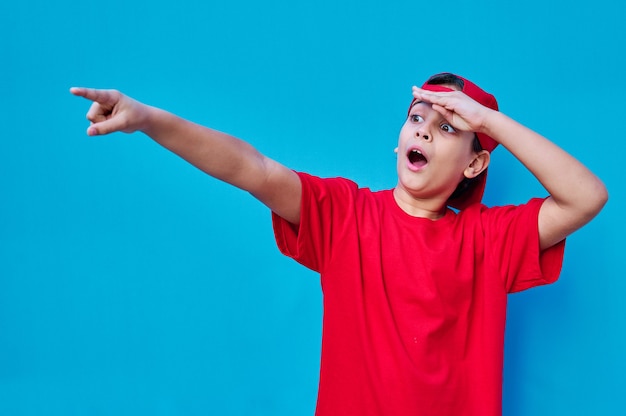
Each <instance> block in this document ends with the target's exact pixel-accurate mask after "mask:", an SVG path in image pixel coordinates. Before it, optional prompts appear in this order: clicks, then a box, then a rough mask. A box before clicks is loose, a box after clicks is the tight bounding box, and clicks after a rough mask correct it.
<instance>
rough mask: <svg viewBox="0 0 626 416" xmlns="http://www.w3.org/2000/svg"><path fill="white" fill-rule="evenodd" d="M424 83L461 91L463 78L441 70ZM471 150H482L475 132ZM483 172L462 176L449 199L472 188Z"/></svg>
mask: <svg viewBox="0 0 626 416" xmlns="http://www.w3.org/2000/svg"><path fill="white" fill-rule="evenodd" d="M426 84H430V85H452V86H455V87H457V88H458V89H459V90H461V91H463V87H464V86H465V82H464V81H463V79H461V78H459V77H457V76H456V75H454V74H451V73H449V72H442V73H440V74H435V75H433V76H431V77H430V78H428V81H426ZM472 150H473V151H474V152H475V153H479V152H480V151H482V150H483V146H482V145H481V144H480V140H478V135H477V134H476V133H474V140H473V141H472ZM483 174H484V172H481V173H480V175H478V176H476V177H474V178H463V179H462V180H461V182H459V184H458V185H457V187H456V189H455V190H454V192H452V195H450V198H449V199H456V198H459V197H460V196H461V195H463V194H465V193H466V192H468V190H470V189H473V188H474V187H475V186H476V182H477V181H478V178H480V177H481V176H482V175H483Z"/></svg>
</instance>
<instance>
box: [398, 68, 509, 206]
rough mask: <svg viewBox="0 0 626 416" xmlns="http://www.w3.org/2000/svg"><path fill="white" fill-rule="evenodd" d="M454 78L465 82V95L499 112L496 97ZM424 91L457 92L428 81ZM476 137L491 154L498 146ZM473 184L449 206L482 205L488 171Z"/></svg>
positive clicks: (492, 140)
mask: <svg viewBox="0 0 626 416" xmlns="http://www.w3.org/2000/svg"><path fill="white" fill-rule="evenodd" d="M451 75H454V74H451ZM454 76H455V77H456V78H459V79H460V80H462V81H463V89H462V90H461V91H463V93H465V94H466V95H467V96H468V97H470V98H472V99H473V100H475V101H477V102H479V103H480V104H482V105H484V106H485V107H488V108H491V109H492V110H496V111H498V102H497V101H496V97H494V96H493V95H491V94H489V93H488V92H485V91H484V90H482V89H481V88H480V87H479V86H478V85H476V84H474V83H473V82H471V81H469V80H467V79H465V78H463V77H461V76H459V75H454ZM422 89H423V90H428V91H437V92H446V91H455V90H454V89H452V88H448V87H445V86H443V85H435V84H429V83H428V81H426V82H425V83H424V85H422ZM415 101H416V100H415V99H414V100H413V101H412V102H411V105H410V106H409V112H410V111H411V107H413V104H414V103H415ZM476 136H477V137H478V141H479V142H480V145H481V146H482V148H483V149H484V150H487V151H488V152H489V153H491V152H492V151H493V149H495V148H496V146H498V142H496V141H495V140H494V139H492V138H491V137H489V136H487V135H486V134H484V133H476ZM473 182H474V183H472V185H471V188H470V189H468V190H467V191H465V192H463V193H462V194H461V195H460V196H458V197H457V198H454V199H449V200H448V205H449V206H451V207H453V208H456V209H459V210H461V209H465V208H467V207H468V206H470V205H472V204H475V203H480V201H481V200H482V197H483V193H484V192H485V185H486V183H487V170H485V171H484V172H483V173H482V175H480V176H479V177H478V178H476V179H475V180H474V181H473Z"/></svg>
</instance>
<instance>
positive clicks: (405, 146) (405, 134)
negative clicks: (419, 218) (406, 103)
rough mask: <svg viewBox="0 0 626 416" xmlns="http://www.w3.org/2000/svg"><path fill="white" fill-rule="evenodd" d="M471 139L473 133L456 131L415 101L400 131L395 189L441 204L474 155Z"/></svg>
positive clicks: (422, 103)
mask: <svg viewBox="0 0 626 416" xmlns="http://www.w3.org/2000/svg"><path fill="white" fill-rule="evenodd" d="M473 140H474V133H473V132H464V131H459V130H456V129H455V128H454V127H452V125H451V124H450V123H449V122H448V121H447V120H446V119H444V118H443V116H442V115H441V114H440V113H438V112H437V111H435V110H433V108H432V106H431V105H430V104H428V103H424V102H417V103H416V104H415V105H413V107H412V108H411V111H410V112H409V116H408V118H407V120H406V122H405V123H404V125H403V126H402V130H400V137H399V140H398V161H397V169H398V187H401V189H402V190H403V191H405V192H407V193H408V194H410V195H411V196H413V197H415V198H418V199H428V200H436V199H440V200H441V203H442V204H445V202H446V201H447V200H448V197H449V196H450V195H451V194H452V192H454V190H455V189H456V187H457V185H458V184H459V182H460V181H461V180H462V179H463V177H464V171H465V169H466V168H467V167H468V166H469V165H470V164H471V163H472V161H473V160H474V158H475V156H476V154H475V153H474V152H473V150H472V141H473Z"/></svg>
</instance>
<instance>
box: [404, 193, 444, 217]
mask: <svg viewBox="0 0 626 416" xmlns="http://www.w3.org/2000/svg"><path fill="white" fill-rule="evenodd" d="M393 197H394V199H395V200H396V203H397V204H398V206H399V207H400V208H401V209H402V210H403V211H404V212H406V213H407V214H409V215H410V216H412V217H419V218H427V219H430V220H438V219H439V218H442V217H443V216H444V215H446V211H447V207H446V201H439V200H433V199H419V198H415V197H414V196H413V195H411V194H409V193H408V192H406V191H404V190H402V189H401V188H400V187H397V186H396V188H395V189H394V190H393Z"/></svg>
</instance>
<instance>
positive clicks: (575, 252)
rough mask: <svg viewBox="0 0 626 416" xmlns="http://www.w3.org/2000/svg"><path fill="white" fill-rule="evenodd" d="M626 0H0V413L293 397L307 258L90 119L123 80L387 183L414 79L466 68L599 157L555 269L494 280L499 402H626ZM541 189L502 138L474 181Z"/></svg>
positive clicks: (530, 407) (527, 411) (303, 349)
mask: <svg viewBox="0 0 626 416" xmlns="http://www.w3.org/2000/svg"><path fill="white" fill-rule="evenodd" d="M625 17H626V13H625V6H624V2H621V1H619V0H598V1H594V2H581V1H567V2H565V1H563V2H547V1H539V0H528V1H525V2H500V1H472V2H469V1H448V2H432V1H431V2H419V1H411V2H409V1H389V2H373V1H341V2H340V1H336V0H335V1H328V0H321V1H316V2H286V1H276V0H270V1H264V2H253V1H248V0H245V1H240V2H230V1H228V2H227V1H200V0H198V1H184V0H181V1H178V2H168V1H160V0H151V1H128V0H124V1H122V0H111V1H108V2H86V1H68V0H65V1H58V2H49V1H23V2H16V1H14V2H3V3H2V4H1V5H0V62H1V65H0V74H1V75H2V76H1V77H0V91H1V94H0V126H1V129H0V145H1V147H0V195H1V197H0V198H1V199H0V415H84V414H95V415H126V414H128V415H131V414H133V415H135V414H146V415H148V414H149V415H207V414H220V415H311V414H313V411H314V406H315V399H316V394H317V381H318V369H319V352H320V351H319V349H320V348H319V347H320V335H321V313H322V310H321V294H320V288H319V282H318V277H317V276H316V275H315V274H314V273H313V272H310V271H308V270H306V269H304V268H303V267H301V266H299V265H298V264H296V263H295V262H293V261H291V260H289V259H287V258H284V257H282V256H281V255H280V254H279V253H278V250H277V249H276V247H275V244H274V241H273V236H272V230H271V224H270V220H269V212H268V211H267V209H266V208H265V207H263V206H262V205H261V204H259V203H258V202H257V201H255V200H254V199H253V198H252V197H250V196H249V195H247V194H246V193H244V192H242V191H239V190H237V189H233V188H231V187H229V186H227V185H225V184H222V183H220V182H218V181H216V180H215V179H213V178H210V177H208V176H206V175H204V174H202V173H201V172H199V171H197V170H195V169H194V168H193V167H191V166H189V165H187V164H186V163H185V162H184V161H182V160H180V159H178V158H176V157H175V156H173V155H171V154H170V153H168V152H167V151H165V150H164V149H162V148H160V147H159V146H158V145H156V144H155V143H153V142H152V141H151V140H149V139H148V138H146V137H145V136H143V135H141V134H135V135H130V136H129V135H124V134H114V135H112V136H109V137H98V138H92V137H87V136H86V134H85V131H86V128H87V126H88V123H87V121H86V120H85V118H84V115H85V113H86V111H87V109H88V102H87V101H85V100H83V99H80V98H76V97H73V96H71V95H70V94H69V93H68V88H69V87H71V86H75V85H76V86H92V87H99V88H117V89H120V90H122V91H124V92H125V93H127V94H129V95H131V96H133V97H135V98H137V99H139V100H141V101H144V102H147V103H150V104H153V105H156V106H160V107H163V108H165V109H167V110H170V111H172V112H175V113H177V114H179V115H181V116H183V117H186V118H189V119H192V120H194V121H196V122H198V123H201V124H205V125H208V126H211V127H214V128H217V129H220V130H224V131H227V132H229V133H232V134H234V135H236V136H239V137H242V138H244V139H246V140H248V141H249V142H251V143H252V144H253V145H254V146H256V147H257V148H259V149H260V150H261V151H262V152H264V153H265V154H267V155H269V156H270V157H272V158H275V159H277V160H279V161H281V162H283V163H284V164H286V165H287V166H289V167H291V168H294V169H298V170H304V171H308V172H311V173H314V174H317V175H321V176H335V175H340V176H347V177H350V178H352V179H354V180H356V181H357V182H359V183H360V184H361V185H363V186H369V187H372V188H374V189H383V188H391V187H393V186H394V185H395V180H396V173H395V155H394V153H393V149H394V147H395V146H396V140H397V135H398V132H399V129H400V126H401V124H402V123H403V121H404V116H405V111H406V108H407V105H408V103H409V101H410V99H411V95H410V87H411V86H412V85H414V84H419V83H421V82H422V81H423V80H424V79H425V78H427V77H428V76H429V75H431V74H432V73H435V72H440V71H452V72H458V73H460V74H462V75H464V76H466V77H468V78H470V79H472V80H474V81H476V82H477V83H478V84H480V85H481V86H483V87H484V88H485V89H486V90H488V91H490V92H492V93H494V94H495V95H496V97H498V99H499V102H500V107H501V110H502V111H503V112H505V113H507V114H509V115H510V116H512V117H514V118H516V119H517V120H519V121H520V122H522V123H524V124H526V125H528V126H530V127H531V128H533V129H535V130H537V131H539V132H541V133H542V134H544V135H546V136H547V137H549V138H551V139H552V140H553V141H555V142H556V143H557V144H559V145H560V146H562V147H563V148H565V149H566V150H567V151H569V152H570V153H572V154H573V155H574V156H575V157H577V158H578V159H580V160H581V161H583V162H584V163H585V164H586V165H588V166H589V167H591V169H592V170H593V171H594V172H596V173H597V174H598V176H600V177H601V178H602V179H603V180H604V181H605V183H606V184H607V186H608V188H609V192H610V194H611V200H610V201H609V203H608V205H607V206H606V208H605V209H604V211H603V212H602V213H601V214H600V215H599V216H598V217H597V218H596V219H595V220H594V221H593V222H592V223H590V224H589V225H587V226H586V227H585V228H584V229H582V230H580V231H579V232H577V233H576V234H574V235H573V236H572V237H570V239H569V241H568V249H567V252H566V258H565V263H564V267H563V273H562V276H561V279H560V281H559V282H558V283H556V284H554V285H551V286H548V287H544V288H540V289H535V290H531V291H528V292H524V293H520V294H516V295H513V296H511V297H510V307H509V320H508V327H507V338H506V363H505V385H504V395H505V400H504V408H505V414H507V415H535V416H540V415H559V414H563V415H565V414H567V415H589V414H607V415H608V414H619V413H622V412H623V409H624V408H625V407H626V398H625V395H624V384H625V383H624V374H626V360H625V358H624V351H625V350H626V341H625V335H624V331H625V328H626V326H625V324H624V318H625V312H624V311H625V307H624V300H623V297H624V295H623V293H624V291H625V289H626V283H625V280H624V278H623V276H624V272H623V270H622V269H623V266H622V265H623V255H622V254H621V251H622V250H623V244H622V241H621V237H622V236H623V235H624V231H625V229H624V226H623V223H622V221H621V218H620V216H619V215H620V214H619V209H620V208H621V207H622V206H623V205H624V202H625V201H624V195H623V194H624V193H623V185H622V184H621V182H622V180H621V178H620V174H619V173H618V172H619V171H621V167H622V166H623V160H624V155H625V154H626V146H625V144H624V105H623V99H624V96H625V95H626V82H625V81H624V73H626V64H625V62H624V55H625V54H624V52H626V51H625V49H626V48H625V41H626V31H625V29H624V25H623V21H624V18H625ZM543 195H545V191H544V190H543V189H542V188H541V186H540V185H539V184H537V183H536V181H535V180H534V178H533V177H532V176H531V175H530V174H529V173H527V172H526V171H525V170H524V168H523V167H522V166H520V165H519V164H518V163H517V162H516V161H515V160H514V159H513V158H512V157H511V156H510V155H509V154H508V153H507V152H506V150H504V149H498V150H496V152H495V153H494V160H493V165H492V167H491V169H490V181H489V184H488V188H487V196H486V199H485V202H487V203H488V204H490V205H493V204H504V203H521V202H524V201H526V200H527V199H529V198H530V197H532V196H543Z"/></svg>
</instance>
